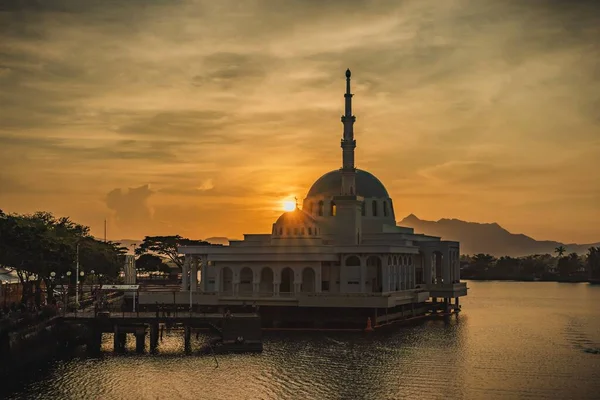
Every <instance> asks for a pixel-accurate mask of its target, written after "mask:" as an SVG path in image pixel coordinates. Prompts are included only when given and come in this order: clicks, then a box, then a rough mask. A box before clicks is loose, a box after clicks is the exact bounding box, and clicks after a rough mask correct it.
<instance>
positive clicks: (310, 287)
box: [301, 267, 316, 293]
mask: <svg viewBox="0 0 600 400" xmlns="http://www.w3.org/2000/svg"><path fill="white" fill-rule="evenodd" d="M315 286H316V285H315V271H314V270H313V269H312V268H308V267H307V268H304V270H303V271H302V290H301V291H302V292H303V293H314V292H315Z"/></svg>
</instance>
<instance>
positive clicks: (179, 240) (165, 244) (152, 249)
mask: <svg viewBox="0 0 600 400" xmlns="http://www.w3.org/2000/svg"><path fill="white" fill-rule="evenodd" d="M179 246H211V244H210V243H208V242H205V241H204V240H194V239H187V238H183V237H181V236H179V235H175V236H146V237H145V238H144V241H143V242H142V244H141V245H140V247H138V248H137V249H135V254H136V255H138V256H141V255H143V254H146V253H150V254H155V255H159V256H163V257H166V258H168V259H169V260H171V261H172V262H173V263H175V264H176V265H177V266H178V267H179V268H182V267H183V256H181V255H180V253H179Z"/></svg>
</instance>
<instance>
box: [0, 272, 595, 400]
mask: <svg viewBox="0 0 600 400" xmlns="http://www.w3.org/2000/svg"><path fill="white" fill-rule="evenodd" d="M468 285H469V288H470V289H469V295H468V296H467V297H466V298H464V299H462V310H463V312H462V313H461V314H460V316H458V318H453V319H452V320H450V321H449V322H447V323H444V322H443V321H441V320H436V321H433V320H430V321H425V322H421V323H418V324H413V325H411V326H397V327H394V328H393V329H390V330H386V331H380V332H375V333H372V334H363V333H328V332H325V333H315V332H312V333H291V334H290V333H285V334H283V333H278V334H270V333H268V334H266V335H265V343H264V352H263V353H262V354H258V355H227V356H217V359H216V361H215V359H214V358H213V357H212V356H205V355H197V354H196V355H191V356H185V355H183V354H182V352H183V336H182V333H181V332H178V331H172V332H170V333H167V334H165V336H164V337H163V341H162V342H161V343H160V344H159V350H160V351H161V354H159V355H135V354H126V355H113V354H112V353H111V352H110V349H111V345H112V339H111V337H110V336H109V335H105V338H104V344H103V347H104V350H105V352H103V355H102V357H100V358H99V359H90V358H86V357H84V356H83V355H82V356H76V357H68V358H65V359H62V360H57V361H53V362H51V363H50V364H48V365H45V366H43V367H41V368H40V369H39V370H33V369H32V370H31V371H29V376H28V377H23V378H22V379H17V380H13V381H12V382H10V383H8V382H4V389H0V398H6V399H86V400H87V399H103V400H109V399H111V400H112V399H165V400H166V399H169V400H171V399H185V400H187V399H214V400H218V399H227V400H235V399H401V398H410V399H599V398H600V354H595V353H594V351H600V286H591V285H588V284H571V283H553V282H474V281H471V282H469V283H468ZM201 341H202V337H200V338H199V339H198V342H196V343H195V344H194V346H196V347H197V348H198V347H200V343H199V342H201ZM130 342H133V340H130ZM131 346H133V343H132V344H131ZM132 350H133V349H132ZM217 363H218V367H217ZM2 391H4V393H2ZM7 391H8V392H7Z"/></svg>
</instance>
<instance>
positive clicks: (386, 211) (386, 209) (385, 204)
mask: <svg viewBox="0 0 600 400" xmlns="http://www.w3.org/2000/svg"><path fill="white" fill-rule="evenodd" d="M383 216H384V217H387V216H388V204H387V202H386V201H385V200H384V201H383Z"/></svg>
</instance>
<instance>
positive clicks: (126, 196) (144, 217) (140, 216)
mask: <svg viewBox="0 0 600 400" xmlns="http://www.w3.org/2000/svg"><path fill="white" fill-rule="evenodd" d="M153 193H154V192H153V191H152V190H150V187H149V186H148V185H143V186H139V187H136V188H129V189H127V190H123V189H114V190H112V191H110V192H109V193H108V194H107V195H106V205H107V207H108V208H109V209H111V210H112V211H113V212H114V218H115V222H116V225H117V226H118V227H119V229H121V230H122V231H124V232H128V231H133V230H135V229H137V227H138V226H139V225H141V224H149V223H151V222H152V219H153V212H152V209H151V208H150V206H149V204H148V199H149V198H150V197H151V196H152V194H153Z"/></svg>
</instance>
